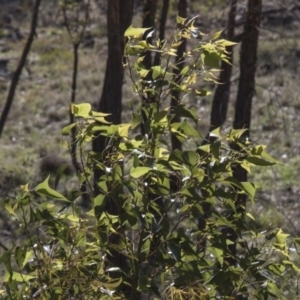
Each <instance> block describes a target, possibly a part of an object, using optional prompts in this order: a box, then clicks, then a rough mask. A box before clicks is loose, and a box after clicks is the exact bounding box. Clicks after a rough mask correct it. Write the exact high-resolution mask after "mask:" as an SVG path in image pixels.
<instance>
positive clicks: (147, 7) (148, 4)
mask: <svg viewBox="0 0 300 300" xmlns="http://www.w3.org/2000/svg"><path fill="white" fill-rule="evenodd" d="M157 5H158V0H145V4H144V15H143V24H142V27H143V28H146V27H155V14H156V10H157ZM148 42H150V43H151V39H148ZM143 62H144V66H145V68H146V69H150V68H151V67H152V57H151V52H150V51H148V52H147V53H146V56H145V58H144V61H143Z"/></svg>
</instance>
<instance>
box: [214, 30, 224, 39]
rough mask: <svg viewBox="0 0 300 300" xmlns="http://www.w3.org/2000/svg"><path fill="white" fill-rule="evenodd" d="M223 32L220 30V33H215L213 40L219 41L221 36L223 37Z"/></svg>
mask: <svg viewBox="0 0 300 300" xmlns="http://www.w3.org/2000/svg"><path fill="white" fill-rule="evenodd" d="M222 32H223V30H220V31H218V32H215V33H214V35H213V37H212V39H213V40H217V39H219V38H220V36H221V34H222Z"/></svg>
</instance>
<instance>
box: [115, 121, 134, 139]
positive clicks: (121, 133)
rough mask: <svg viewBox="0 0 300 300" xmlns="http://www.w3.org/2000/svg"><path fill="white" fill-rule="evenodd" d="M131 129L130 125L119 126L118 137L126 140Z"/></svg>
mask: <svg viewBox="0 0 300 300" xmlns="http://www.w3.org/2000/svg"><path fill="white" fill-rule="evenodd" d="M130 127H131V124H120V125H119V128H118V133H119V136H120V137H125V138H128V131H129V129H130Z"/></svg>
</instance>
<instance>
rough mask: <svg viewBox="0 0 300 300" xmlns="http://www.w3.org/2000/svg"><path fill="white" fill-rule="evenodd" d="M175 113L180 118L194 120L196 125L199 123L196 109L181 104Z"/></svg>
mask: <svg viewBox="0 0 300 300" xmlns="http://www.w3.org/2000/svg"><path fill="white" fill-rule="evenodd" d="M174 113H175V115H176V116H178V117H181V118H189V119H192V120H193V121H195V123H197V121H198V117H197V111H196V109H195V108H194V107H192V108H187V107H186V106H185V105H183V104H179V105H177V106H176V108H175V110H174Z"/></svg>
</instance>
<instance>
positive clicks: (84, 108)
mask: <svg viewBox="0 0 300 300" xmlns="http://www.w3.org/2000/svg"><path fill="white" fill-rule="evenodd" d="M91 110H92V106H91V104H89V103H81V104H73V103H72V104H71V112H72V113H73V114H74V116H75V117H82V118H88V117H89V115H90V112H91Z"/></svg>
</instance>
